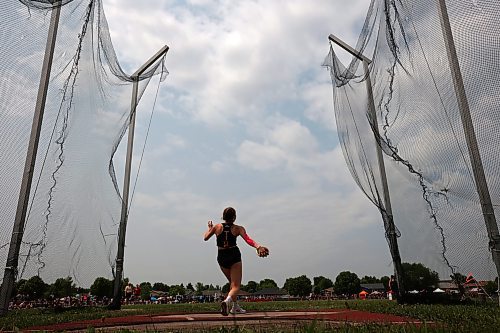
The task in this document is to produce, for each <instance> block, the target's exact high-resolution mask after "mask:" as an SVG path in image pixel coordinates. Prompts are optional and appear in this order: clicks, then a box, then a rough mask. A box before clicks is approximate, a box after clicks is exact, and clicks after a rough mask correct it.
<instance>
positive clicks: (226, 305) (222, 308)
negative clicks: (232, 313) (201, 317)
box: [220, 300, 231, 316]
mask: <svg viewBox="0 0 500 333" xmlns="http://www.w3.org/2000/svg"><path fill="white" fill-rule="evenodd" d="M230 302H231V301H229V300H228V301H222V302H221V303H220V313H221V315H223V316H227V315H228V310H229V306H230Z"/></svg>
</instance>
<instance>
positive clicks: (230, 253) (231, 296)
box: [203, 207, 269, 316]
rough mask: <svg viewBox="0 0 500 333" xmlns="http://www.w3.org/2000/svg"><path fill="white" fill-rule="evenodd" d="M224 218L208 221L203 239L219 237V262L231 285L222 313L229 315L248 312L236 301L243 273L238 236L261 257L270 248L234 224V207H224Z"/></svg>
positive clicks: (265, 254)
mask: <svg viewBox="0 0 500 333" xmlns="http://www.w3.org/2000/svg"><path fill="white" fill-rule="evenodd" d="M222 219H223V220H224V222H223V223H219V224H216V225H213V223H212V221H208V230H207V231H206V232H205V235H204V236H203V239H204V240H205V241H207V240H209V239H210V237H212V236H213V235H214V234H215V235H216V237H217V248H218V253H217V262H218V263H219V266H220V269H221V270H222V272H223V273H224V275H225V276H226V278H227V279H228V281H229V286H230V290H229V293H228V295H227V297H226V299H225V300H224V301H222V303H221V313H222V315H223V316H227V315H228V312H231V313H232V314H236V313H245V312H246V311H245V310H243V309H242V308H241V307H240V306H239V305H238V303H236V301H237V297H238V293H239V291H240V287H241V275H242V264H241V253H240V249H238V246H236V237H238V236H241V238H243V239H244V240H245V242H246V243H247V244H248V245H250V246H252V247H254V248H255V249H257V254H258V255H259V257H267V256H268V255H269V250H268V248H267V247H265V246H262V245H260V244H259V243H257V242H256V241H254V240H253V239H252V238H250V236H248V234H247V232H246V230H245V228H243V227H242V226H240V225H236V224H234V221H236V210H235V209H234V208H232V207H227V208H226V209H224V212H223V213H222Z"/></svg>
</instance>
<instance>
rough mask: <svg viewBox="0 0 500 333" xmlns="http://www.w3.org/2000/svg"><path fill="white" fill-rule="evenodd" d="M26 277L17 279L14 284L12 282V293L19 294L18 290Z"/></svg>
mask: <svg viewBox="0 0 500 333" xmlns="http://www.w3.org/2000/svg"><path fill="white" fill-rule="evenodd" d="M26 281H27V280H26V279H21V280H19V281H17V282H16V283H15V284H14V291H13V293H12V294H13V295H17V294H19V290H20V289H21V288H22V287H23V285H24V284H25V283H26Z"/></svg>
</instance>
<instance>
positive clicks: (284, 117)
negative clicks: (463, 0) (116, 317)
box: [104, 0, 392, 286]
mask: <svg viewBox="0 0 500 333" xmlns="http://www.w3.org/2000/svg"><path fill="white" fill-rule="evenodd" d="M368 5H369V1H368V0H351V1H345V0H311V1H303V0H287V1H284V0H253V1H247V0H242V1H230V0H218V1H217V0H213V1H212V0H191V1H190V0H185V1H180V0H163V1H157V0H155V1H153V0H143V1H134V0H106V1H104V9H105V12H106V16H107V19H108V23H109V27H110V30H111V36H112V38H113V43H114V46H115V49H116V52H117V54H118V57H119V59H120V61H121V63H122V65H123V67H124V68H125V69H126V70H127V71H128V72H129V73H132V72H134V71H135V70H136V69H137V68H138V67H139V66H140V65H142V63H144V62H145V61H146V60H147V59H148V58H149V57H150V56H151V55H152V54H154V53H155V52H156V51H157V50H158V49H160V48H161V47H162V46H163V45H165V44H167V45H169V46H170V50H169V52H168V55H167V60H166V65H167V68H168V70H169V72H170V75H169V76H168V77H167V79H166V80H165V81H164V82H163V83H162V85H161V88H160V93H159V96H158V102H157V104H156V108H155V113H154V116H153V123H152V126H151V129H150V134H149V139H148V142H147V146H146V151H145V154H144V160H143V162H142V166H141V170H140V176H139V180H138V184H137V188H136V190H135V193H134V197H133V202H132V206H131V214H130V218H129V224H128V229H127V247H126V252H125V276H127V277H129V278H130V279H131V281H132V282H141V281H150V282H151V283H154V282H157V281H161V282H164V283H167V284H177V283H185V284H186V283H188V282H191V283H193V284H194V283H196V282H198V281H200V282H203V283H206V284H209V283H212V284H219V285H223V284H224V283H225V280H224V277H223V275H222V273H221V272H220V270H219V268H218V266H217V263H216V252H217V250H216V246H215V239H211V240H210V241H208V242H204V241H203V239H202V235H203V233H204V232H205V230H206V229H207V221H208V220H213V221H220V217H221V214H222V210H223V209H224V207H226V206H233V207H235V208H236V210H237V214H238V219H237V223H239V224H242V225H243V226H245V227H246V229H247V231H248V233H249V234H250V235H251V236H252V237H253V238H254V239H255V240H257V241H258V242H260V243H262V244H264V245H267V246H268V247H269V248H270V251H271V255H270V256H269V257H268V258H265V259H261V258H258V257H257V256H256V254H255V251H254V250H253V249H251V248H250V247H248V246H246V245H245V244H244V243H243V242H241V241H240V248H242V254H243V269H244V277H243V283H246V282H247V281H249V280H255V281H257V282H258V281H260V280H262V279H265V278H271V279H274V280H275V281H276V282H277V283H278V285H280V286H282V285H283V283H284V281H285V279H286V278H288V277H296V276H300V275H303V274H305V275H307V276H308V277H309V278H310V279H311V280H312V278H313V277H314V276H318V275H323V276H327V277H329V278H331V279H332V280H334V279H335V277H336V276H337V274H338V273H340V272H341V271H344V270H351V271H354V272H356V273H357V274H358V275H359V276H363V275H376V276H382V275H389V274H391V271H392V267H391V264H390V262H391V261H390V255H389V251H388V248H387V245H386V241H385V239H384V234H383V227H382V222H381V218H380V215H379V214H378V212H377V210H376V209H375V207H374V206H372V204H371V203H370V202H369V201H368V200H367V199H366V198H365V197H364V196H363V194H362V192H361V191H360V190H359V189H358V188H357V187H356V185H355V183H354V181H353V180H352V177H351V175H350V174H349V172H348V169H347V166H346V165H345V161H344V158H343V155H342V151H341V148H340V146H339V145H338V139H337V133H336V130H335V119H334V113H333V99H332V88H331V81H330V76H329V73H328V71H327V70H326V69H325V68H323V67H321V64H322V62H323V60H324V58H325V56H326V55H327V53H328V50H329V43H328V35H329V34H331V33H334V34H335V35H337V36H339V37H340V38H342V39H343V40H345V41H346V42H348V43H349V44H351V45H353V44H355V42H356V40H357V36H358V34H359V32H360V29H361V25H362V22H363V20H364V17H365V14H366V11H367V9H368ZM340 55H341V56H342V53H340ZM348 59H349V57H348V56H347V55H345V60H346V61H347V60H348ZM154 90H155V87H153V88H152V89H150V92H153V93H152V94H151V93H150V94H147V95H146V96H145V98H144V104H143V107H142V109H141V110H140V111H139V115H138V120H137V121H138V122H137V141H136V147H137V148H136V153H135V156H134V158H135V161H138V159H139V158H140V153H141V149H142V145H143V142H144V133H145V131H146V129H147V125H148V121H149V117H150V112H151V108H152V102H151V101H152V100H153V98H154ZM148 101H149V102H148ZM141 140H142V141H141ZM241 243H243V244H241Z"/></svg>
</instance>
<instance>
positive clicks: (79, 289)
mask: <svg viewBox="0 0 500 333" xmlns="http://www.w3.org/2000/svg"><path fill="white" fill-rule="evenodd" d="M89 292H90V288H83V287H76V288H75V293H77V294H87V293H89Z"/></svg>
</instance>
